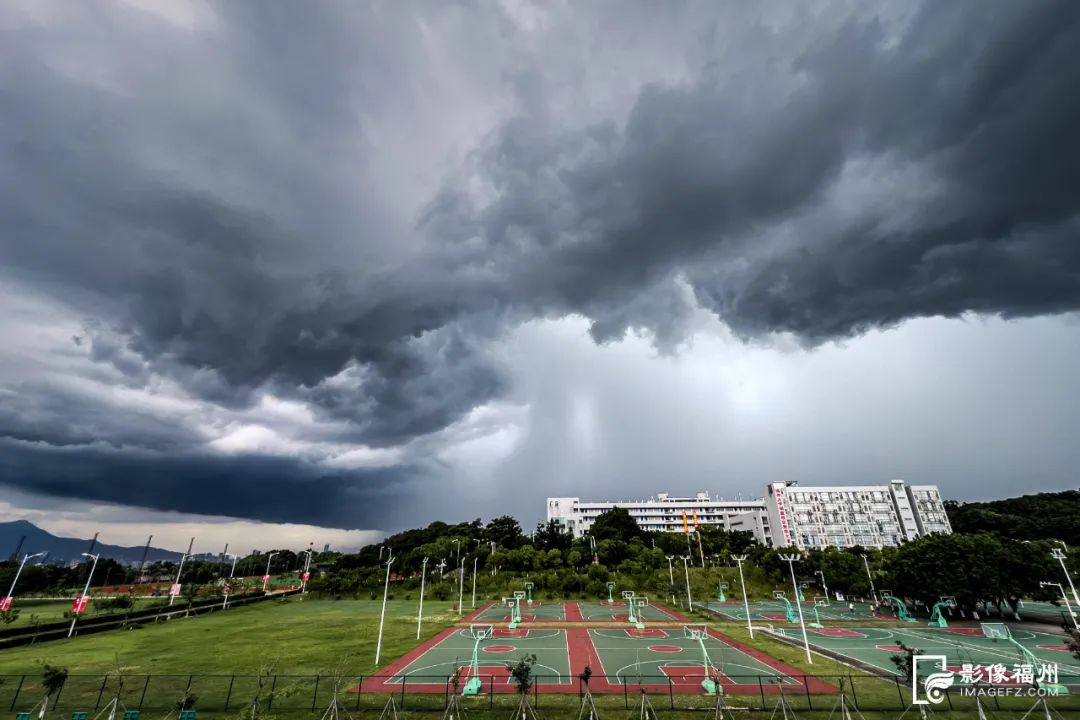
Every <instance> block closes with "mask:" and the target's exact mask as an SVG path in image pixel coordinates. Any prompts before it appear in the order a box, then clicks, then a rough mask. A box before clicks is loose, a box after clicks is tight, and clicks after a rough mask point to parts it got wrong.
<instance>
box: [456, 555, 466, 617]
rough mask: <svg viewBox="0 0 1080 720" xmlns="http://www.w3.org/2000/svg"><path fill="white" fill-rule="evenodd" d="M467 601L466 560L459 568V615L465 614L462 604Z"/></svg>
mask: <svg viewBox="0 0 1080 720" xmlns="http://www.w3.org/2000/svg"><path fill="white" fill-rule="evenodd" d="M464 600H465V559H464V558H462V559H461V563H460V565H459V566H458V595H457V607H458V615H464V614H465V606H464V605H463V604H462V603H463V602H464Z"/></svg>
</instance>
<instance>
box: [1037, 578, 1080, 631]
mask: <svg viewBox="0 0 1080 720" xmlns="http://www.w3.org/2000/svg"><path fill="white" fill-rule="evenodd" d="M1039 587H1056V588H1057V589H1058V591H1060V592H1061V599H1062V600H1064V601H1065V610H1066V611H1067V612H1068V613H1069V617H1070V618H1071V619H1072V621H1073V627H1074V628H1076V629H1077V630H1078V631H1080V624H1077V622H1076V615H1074V614H1073V611H1072V607H1071V606H1070V605H1069V596H1068V595H1066V594H1065V588H1064V587H1062V586H1061V583H1057V582H1040V583H1039Z"/></svg>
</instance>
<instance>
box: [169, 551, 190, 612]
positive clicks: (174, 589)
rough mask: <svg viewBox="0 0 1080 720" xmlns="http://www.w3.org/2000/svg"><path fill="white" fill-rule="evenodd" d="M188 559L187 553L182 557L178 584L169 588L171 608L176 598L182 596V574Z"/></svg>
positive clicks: (177, 575)
mask: <svg viewBox="0 0 1080 720" xmlns="http://www.w3.org/2000/svg"><path fill="white" fill-rule="evenodd" d="M187 559H188V554H187V553H184V554H183V555H181V556H180V567H178V568H176V582H174V583H173V586H172V587H171V588H169V607H172V604H173V603H174V602H176V596H177V595H179V594H180V573H182V572H184V561H185V560H187Z"/></svg>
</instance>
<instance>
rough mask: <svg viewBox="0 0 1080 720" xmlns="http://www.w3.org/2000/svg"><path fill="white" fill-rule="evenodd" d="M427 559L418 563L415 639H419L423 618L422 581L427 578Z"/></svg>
mask: <svg viewBox="0 0 1080 720" xmlns="http://www.w3.org/2000/svg"><path fill="white" fill-rule="evenodd" d="M427 561H428V559H427V558H426V557H425V558H424V561H423V562H422V563H420V611H419V612H417V613H416V639H417V640H419V639H420V623H421V622H423V620H424V583H425V581H426V580H427Z"/></svg>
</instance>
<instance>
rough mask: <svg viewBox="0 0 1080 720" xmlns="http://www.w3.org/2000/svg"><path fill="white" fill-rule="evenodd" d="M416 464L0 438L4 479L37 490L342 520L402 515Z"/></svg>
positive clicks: (376, 524) (356, 522)
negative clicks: (62, 445) (55, 445)
mask: <svg viewBox="0 0 1080 720" xmlns="http://www.w3.org/2000/svg"><path fill="white" fill-rule="evenodd" d="M416 477H417V472H416V469H415V468H404V467H398V468H393V469H386V470H360V471H357V470H354V471H348V472H343V471H342V472H329V471H327V470H325V469H322V468H318V467H314V466H311V465H308V464H306V463H303V462H300V461H296V460H292V459H289V458H281V457H268V456H260V455H257V454H255V455H246V456H242V457H219V456H210V455H199V454H175V455H168V454H157V453H145V452H117V451H115V450H109V449H100V448H86V447H77V448H71V449H67V450H57V449H44V448H41V447H34V446H30V445H27V444H25V443H15V442H8V441H3V440H0V484H3V485H6V486H9V487H13V488H15V489H18V490H24V491H27V492H33V493H36V494H39V495H52V496H57V497H69V498H77V499H80V500H98V501H105V502H112V503H121V504H124V505H134V506H138V507H144V508H150V509H154V510H172V511H176V512H184V513H193V514H199V515H228V516H230V517H237V518H244V519H253V520H262V521H266V522H288V523H303V524H313V525H321V526H327V527H340V528H385V527H394V526H395V525H396V524H398V523H401V522H404V521H406V518H405V516H404V513H403V511H402V508H403V503H402V501H403V499H405V498H407V497H409V496H410V494H411V492H412V490H411V489H409V488H408V483H409V481H411V480H413V479H415V478H416Z"/></svg>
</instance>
